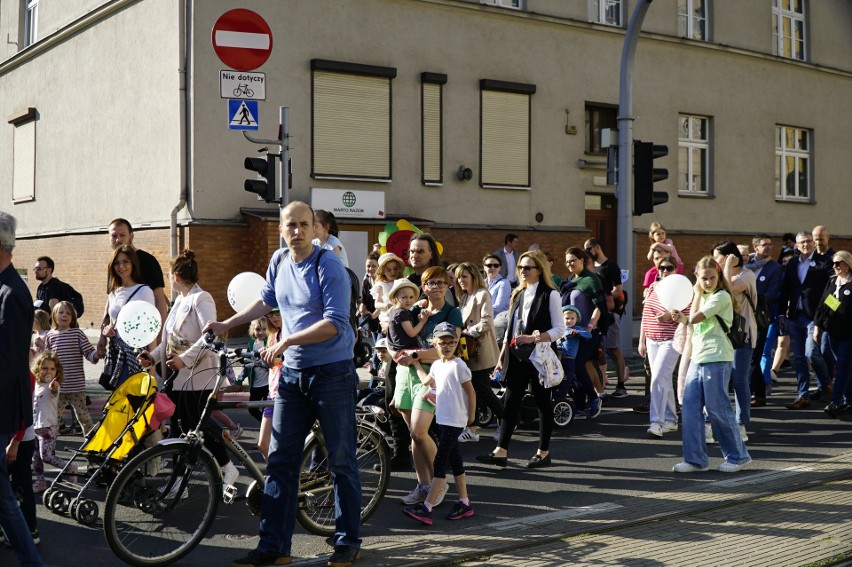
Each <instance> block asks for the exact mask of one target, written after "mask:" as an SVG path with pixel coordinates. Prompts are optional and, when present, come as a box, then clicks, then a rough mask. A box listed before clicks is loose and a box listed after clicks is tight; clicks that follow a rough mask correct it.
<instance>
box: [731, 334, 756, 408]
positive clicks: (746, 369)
mask: <svg viewBox="0 0 852 567" xmlns="http://www.w3.org/2000/svg"><path fill="white" fill-rule="evenodd" d="M751 354H752V349H751V343H750V342H748V343H746V345H745V346H743V347H740V348H738V349H737V350H735V351H734V366H733V368H732V369H731V381H732V382H733V383H734V397H735V398H736V405H737V413H736V417H737V423H739V424H740V425H748V424H749V423H751V388H750V387H749V384H748V383H749V378H750V370H751Z"/></svg>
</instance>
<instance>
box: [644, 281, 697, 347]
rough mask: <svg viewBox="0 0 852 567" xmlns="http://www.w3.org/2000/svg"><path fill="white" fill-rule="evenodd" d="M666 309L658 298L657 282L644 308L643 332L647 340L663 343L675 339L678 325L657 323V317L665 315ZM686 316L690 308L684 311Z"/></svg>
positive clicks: (651, 289) (666, 322)
mask: <svg viewBox="0 0 852 567" xmlns="http://www.w3.org/2000/svg"><path fill="white" fill-rule="evenodd" d="M665 312H666V308H665V307H663V305H662V304H661V303H660V298H659V297H657V282H654V283H652V284H651V287H650V291H649V292H648V297H646V298H645V306H644V307H643V308H642V330H643V332H644V333H645V338H647V339H651V340H652V341H657V342H663V341H670V340H672V339H674V335H675V331H677V326H678V324H677V323H675V322H674V321H663V322H662V323H661V322H659V321H657V316H658V315H660V314H661V313H665ZM682 313H684V314H685V315H689V307H687V308H686V309H684V310H683V311H682Z"/></svg>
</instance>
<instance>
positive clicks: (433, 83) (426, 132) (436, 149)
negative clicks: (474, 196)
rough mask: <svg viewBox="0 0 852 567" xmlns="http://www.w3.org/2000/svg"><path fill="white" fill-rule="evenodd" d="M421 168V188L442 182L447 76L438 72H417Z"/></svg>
mask: <svg viewBox="0 0 852 567" xmlns="http://www.w3.org/2000/svg"><path fill="white" fill-rule="evenodd" d="M420 82H421V85H420V103H421V116H420V124H421V126H420V127H421V134H420V135H421V140H420V143H421V156H420V161H421V167H422V171H423V177H422V182H423V184H425V185H440V184H441V183H443V182H444V174H443V171H444V116H443V114H444V112H443V102H444V99H443V88H444V87H443V85H444V84H445V83H446V82H447V76H446V75H442V74H439V73H421V75H420Z"/></svg>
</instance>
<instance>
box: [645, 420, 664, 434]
mask: <svg viewBox="0 0 852 567" xmlns="http://www.w3.org/2000/svg"><path fill="white" fill-rule="evenodd" d="M648 435H651V436H652V437H660V438H662V437H663V426H662V425H660V424H659V423H652V424H651V427H649V428H648Z"/></svg>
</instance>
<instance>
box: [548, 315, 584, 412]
mask: <svg viewBox="0 0 852 567" xmlns="http://www.w3.org/2000/svg"><path fill="white" fill-rule="evenodd" d="M582 318H583V315H582V313H580V310H579V309H578V308H576V307H574V306H573V305H566V306H565V307H563V308H562V320H563V321H564V322H565V332H564V334H563V335H562V338H561V339H559V340H558V341H556V344H557V346H558V347H559V355H560V359H561V362H562V368H563V369H564V370H565V378H564V379H563V380H562V383H561V384H560V385H559V387H558V388H557V389H556V396H555V397H556V398H557V399H559V398H564V397H565V396H567V395H568V389H569V388H570V387H571V384H572V383H574V381H575V378H574V359H575V358H577V349H578V348H579V347H580V340H581V339H591V338H592V333H590V332H589V331H588V330H587V329H586V328H585V327H581V326H580V325H579V324H578V323H579V322H580V320H581V319H582Z"/></svg>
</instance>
